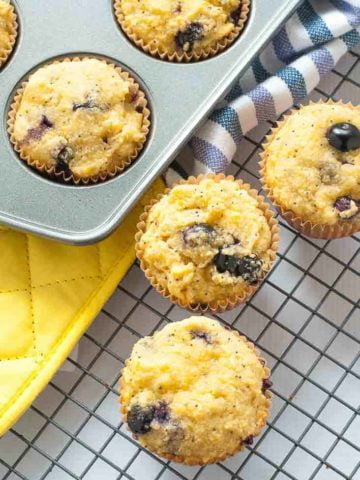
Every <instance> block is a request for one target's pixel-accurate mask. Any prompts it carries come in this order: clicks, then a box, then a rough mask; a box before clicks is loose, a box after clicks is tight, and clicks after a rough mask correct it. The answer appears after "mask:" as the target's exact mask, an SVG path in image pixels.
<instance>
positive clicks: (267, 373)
mask: <svg viewBox="0 0 360 480" xmlns="http://www.w3.org/2000/svg"><path fill="white" fill-rule="evenodd" d="M230 331H231V332H233V333H234V334H235V335H238V336H239V337H240V338H241V339H242V340H243V341H244V342H245V343H246V344H247V346H248V347H249V348H250V349H251V350H253V352H254V353H255V355H256V356H257V357H258V359H259V362H260V363H261V364H262V365H263V366H264V371H265V376H264V378H263V380H269V379H270V375H271V370H270V369H269V368H268V367H267V362H266V360H265V359H264V358H263V357H262V356H261V353H260V351H259V350H258V349H257V348H256V347H255V345H254V344H253V343H252V342H250V340H248V339H247V338H246V337H245V336H244V335H241V334H240V333H239V332H238V331H237V330H234V329H230ZM126 363H127V362H125V365H126ZM123 388H124V385H123V381H122V377H120V380H119V394H120V412H121V415H122V420H123V422H124V424H125V425H126V429H127V431H128V432H130V433H131V434H132V437H133V438H134V440H137V441H138V438H137V436H136V435H135V434H133V433H132V432H131V430H130V428H129V427H128V424H127V410H126V408H125V406H124V405H123V404H122V403H121V397H122V390H123ZM264 395H265V396H266V399H267V405H266V410H267V413H266V414H265V415H264V416H262V417H261V418H260V421H259V422H258V423H257V425H256V426H255V429H254V432H253V434H252V435H253V436H254V437H257V436H258V435H259V434H260V433H261V430H262V429H263V428H264V427H265V425H266V421H267V418H268V416H269V412H270V410H271V405H272V401H271V398H272V395H271V392H270V390H268V389H266V390H265V392H264ZM246 446H247V444H246V443H245V442H243V443H240V444H239V446H238V448H237V449H235V450H233V451H228V450H226V449H225V450H224V453H223V454H222V455H220V456H219V457H218V458H217V459H214V461H212V462H202V463H199V462H198V461H196V460H195V459H194V458H191V457H181V456H179V455H173V454H170V453H169V454H162V455H161V456H162V457H163V458H166V459H167V460H170V461H172V462H176V463H182V464H184V465H209V464H212V463H218V462H222V461H224V460H226V459H227V458H229V457H232V456H233V455H235V454H237V453H239V452H241V451H243V450H244V449H245V448H246ZM154 453H156V452H154Z"/></svg>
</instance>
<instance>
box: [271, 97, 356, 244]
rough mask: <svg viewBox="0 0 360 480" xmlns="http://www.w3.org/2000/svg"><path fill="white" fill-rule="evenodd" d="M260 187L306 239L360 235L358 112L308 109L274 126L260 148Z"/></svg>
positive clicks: (339, 107) (323, 106) (331, 106)
mask: <svg viewBox="0 0 360 480" xmlns="http://www.w3.org/2000/svg"><path fill="white" fill-rule="evenodd" d="M262 182H263V184H264V186H265V188H266V189H267V191H268V192H269V196H270V198H271V199H272V200H273V202H274V203H275V204H276V206H277V207H278V209H279V210H280V212H281V213H282V214H283V216H284V217H285V218H286V219H287V220H288V221H289V222H290V223H291V224H292V225H294V226H295V227H296V228H298V229H299V230H300V231H303V232H304V233H305V234H308V235H311V236H315V237H321V238H333V237H339V236H345V235H349V234H352V233H355V232H357V231H359V230H360V107H354V106H352V105H350V104H347V105H344V104H342V103H334V102H328V103H317V104H311V105H308V106H306V107H302V108H300V110H294V111H293V112H292V113H291V114H290V115H289V116H287V117H285V119H284V120H283V121H281V122H280V123H279V124H278V127H277V128H276V129H275V130H274V131H273V133H272V134H271V135H270V137H269V138H268V142H267V143H266V144H265V146H264V154H263V161H262Z"/></svg>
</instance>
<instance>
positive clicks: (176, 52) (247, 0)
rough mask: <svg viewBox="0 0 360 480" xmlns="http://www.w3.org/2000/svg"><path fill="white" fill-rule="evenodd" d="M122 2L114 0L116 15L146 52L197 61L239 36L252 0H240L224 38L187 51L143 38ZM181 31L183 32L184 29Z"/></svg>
mask: <svg viewBox="0 0 360 480" xmlns="http://www.w3.org/2000/svg"><path fill="white" fill-rule="evenodd" d="M121 3H122V0H114V10H115V16H116V18H117V20H118V22H119V24H120V26H121V28H122V30H123V31H124V33H125V34H126V35H127V37H128V38H129V39H130V40H131V41H132V42H133V43H134V44H135V45H136V46H137V47H139V48H140V49H142V50H143V51H144V52H146V53H148V54H150V55H151V56H153V57H157V58H160V59H161V60H167V61H170V62H196V61H199V60H205V59H207V58H211V57H214V56H215V55H217V54H218V53H220V52H222V51H223V50H225V49H226V48H228V47H229V46H230V45H231V44H232V43H233V42H234V41H235V40H236V39H237V38H238V37H239V35H240V33H241V32H242V31H243V29H244V28H245V25H246V22H247V20H248V18H249V14H250V7H251V0H240V4H239V7H238V9H237V10H236V16H235V17H234V20H235V28H234V29H233V30H232V31H231V32H230V33H229V34H228V35H225V36H224V37H223V38H221V40H219V41H218V42H217V43H216V44H215V45H208V46H206V47H205V48H201V47H197V48H196V47H195V48H189V49H188V50H187V51H185V50H183V49H182V48H180V47H178V48H176V46H174V47H173V48H172V49H171V50H167V49H165V48H163V47H162V46H161V45H158V44H157V42H156V41H154V40H152V41H151V42H149V43H147V42H146V41H145V40H143V39H142V38H141V36H140V35H138V34H136V33H135V31H134V29H133V28H132V26H131V23H130V22H128V21H127V19H126V17H125V15H124V13H123V10H122V6H121ZM139 8H140V7H139ZM192 23H193V24H196V25H198V24H199V22H196V21H195V22H192ZM154 28H155V27H154ZM155 31H156V29H155ZM179 33H180V34H181V33H182V31H180V32H179ZM174 45H175V39H174Z"/></svg>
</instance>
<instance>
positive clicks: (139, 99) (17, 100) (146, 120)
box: [7, 56, 150, 185]
mask: <svg viewBox="0 0 360 480" xmlns="http://www.w3.org/2000/svg"><path fill="white" fill-rule="evenodd" d="M90 58H92V57H89V56H87V57H66V58H64V59H62V60H56V61H53V62H50V63H48V64H46V65H43V67H44V66H48V65H54V64H58V63H63V62H81V61H83V60H89V59H90ZM97 60H99V59H97ZM99 61H101V62H103V63H106V64H107V65H110V66H112V67H113V68H114V69H115V70H116V72H117V73H118V74H119V75H120V77H121V78H122V79H123V80H125V81H127V82H130V84H131V93H132V95H134V97H135V98H136V104H135V105H136V107H137V108H141V109H142V113H143V124H142V133H143V135H144V140H143V142H142V143H139V145H138V146H137V148H136V150H135V151H134V153H133V154H132V155H131V156H130V157H129V158H128V159H127V160H126V161H125V162H124V163H123V165H121V166H115V167H114V169H113V170H111V171H107V172H104V173H100V174H98V175H93V176H91V177H87V178H82V177H79V176H75V175H66V173H65V172H57V171H56V168H55V166H51V167H50V168H49V167H47V166H46V165H44V164H41V163H39V162H37V161H36V160H33V159H31V158H30V156H29V155H27V154H25V152H24V151H23V150H22V148H21V143H20V142H18V141H17V140H16V139H15V137H14V124H15V119H16V115H17V112H18V110H19V107H20V104H21V99H22V96H23V93H24V90H25V88H26V85H27V81H25V82H23V83H22V85H21V87H20V88H19V89H18V90H17V91H16V93H15V96H14V99H13V102H12V104H11V106H10V110H9V115H8V122H7V127H8V133H9V136H10V141H11V143H12V144H13V146H14V150H15V151H16V152H17V153H18V154H19V156H20V158H21V159H22V160H24V162H26V163H27V164H28V165H29V166H30V167H32V168H34V169H36V170H37V171H38V172H41V173H42V174H45V175H47V176H48V177H50V178H53V179H54V180H57V181H60V182H63V183H68V184H75V185H79V184H81V185H87V184H95V183H98V182H103V181H105V180H109V179H111V178H114V177H115V176H116V175H118V174H119V173H120V172H122V171H123V170H125V169H126V168H127V167H128V166H129V165H131V163H132V162H133V161H134V160H135V159H136V158H137V157H138V155H139V154H140V152H141V150H142V149H143V148H144V145H145V143H146V140H147V137H148V134H149V131H150V110H149V109H148V107H147V99H146V97H145V94H144V92H143V91H142V90H140V86H139V85H138V84H137V83H136V82H135V80H134V79H133V78H132V77H131V76H130V75H129V73H128V72H126V71H124V70H122V69H121V68H120V67H118V66H117V65H115V64H114V63H111V62H107V61H105V60H99Z"/></svg>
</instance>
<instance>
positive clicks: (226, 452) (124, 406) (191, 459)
mask: <svg viewBox="0 0 360 480" xmlns="http://www.w3.org/2000/svg"><path fill="white" fill-rule="evenodd" d="M192 323H194V324H195V325H198V324H199V325H200V326H203V325H207V323H208V325H211V324H212V325H213V326H216V325H217V327H216V328H218V329H219V330H220V329H223V330H224V332H225V335H226V336H227V337H228V336H229V335H234V336H236V337H237V339H238V340H239V341H240V342H243V343H244V345H245V346H246V347H247V348H248V349H249V350H250V352H251V354H252V353H254V354H255V356H256V359H257V360H258V362H259V364H260V365H261V369H262V375H261V378H260V380H261V381H262V386H261V392H260V393H261V395H262V396H263V397H264V398H263V404H262V406H261V407H260V408H259V407H258V409H257V418H256V423H255V424H254V426H253V428H251V429H250V430H251V433H250V434H249V436H248V437H247V438H243V439H242V441H240V442H237V443H236V445H233V446H232V447H231V448H229V445H228V444H227V442H226V441H224V442H219V443H221V445H222V446H223V451H222V452H221V453H220V452H219V451H218V452H216V453H213V452H214V446H213V444H211V442H210V451H211V449H212V451H211V453H207V455H206V457H205V456H202V458H200V457H201V456H199V455H196V454H194V449H193V448H191V449H189V450H190V451H189V454H186V455H185V454H182V455H181V454H179V452H176V448H175V449H174V451H169V450H171V448H167V447H169V446H170V447H172V444H173V439H172V436H171V433H170V436H165V438H166V439H167V440H168V443H167V447H166V450H167V451H164V447H165V445H164V444H162V442H161V441H160V442H155V444H151V443H152V442H151V441H150V442H149V440H148V439H147V438H146V434H139V433H134V431H133V429H131V428H130V426H129V415H131V408H130V402H128V403H127V401H126V398H127V397H129V394H128V393H127V390H128V387H129V386H128V385H127V382H126V380H125V379H124V372H125V370H126V369H129V368H131V367H130V359H131V358H132V356H133V354H134V351H135V349H136V348H138V344H140V343H141V342H146V345H147V348H148V342H149V341H150V342H151V341H152V338H153V337H145V338H144V339H142V340H140V341H139V342H138V343H137V344H135V345H134V348H133V351H132V353H131V355H130V357H129V358H128V359H127V360H126V361H125V366H124V368H123V371H122V375H121V377H120V381H119V394H120V398H119V402H120V412H121V415H122V420H123V422H124V424H125V426H126V428H127V430H128V431H129V432H131V434H132V436H133V438H134V439H135V440H137V441H138V442H139V443H140V444H141V445H142V446H143V447H144V448H147V449H148V450H149V451H151V452H153V453H154V454H156V455H159V456H161V457H163V458H166V459H167V460H170V461H173V462H177V463H181V464H185V465H209V464H213V463H217V462H221V461H223V460H225V459H227V458H229V457H231V456H233V455H235V454H236V453H238V452H241V451H242V450H244V449H245V448H246V447H247V446H250V445H252V443H253V441H254V438H255V437H257V436H258V435H259V434H260V433H261V430H262V429H263V428H264V427H265V425H266V422H267V419H268V416H269V412H270V409H271V404H272V402H271V397H272V395H271V392H270V388H271V387H272V382H271V381H270V375H271V371H270V369H269V368H268V367H267V364H266V360H265V359H264V358H263V357H262V356H261V353H260V352H259V350H258V349H257V348H256V347H255V345H254V344H253V343H252V342H250V341H249V340H248V339H247V338H246V337H245V336H243V335H241V334H240V333H239V332H238V331H237V330H234V329H232V328H230V327H229V326H228V325H223V324H221V323H220V322H218V321H216V320H213V319H208V318H206V317H198V316H196V317H190V318H187V319H185V320H181V321H178V322H174V323H172V324H170V325H171V328H172V329H174V328H175V329H176V328H178V329H180V330H181V329H186V328H187V326H188V325H189V324H190V325H192ZM168 327H169V325H168ZM164 328H165V329H166V328H167V327H164ZM163 330H164V329H163ZM157 333H159V332H157ZM160 333H161V331H160ZM200 333H201V332H200ZM195 334H196V332H195ZM155 335H156V334H155ZM169 338H171V342H172V343H175V344H176V338H175V337H174V336H173V335H171V336H170V337H169ZM193 338H195V337H193ZM194 341H199V342H201V343H200V344H199V345H198V348H197V349H196V350H197V351H199V349H201V348H204V349H209V348H211V344H209V343H208V340H207V338H206V337H205V338H204V337H201V336H200V337H199V338H198V339H197V340H194ZM203 342H204V344H205V343H206V346H204V345H202V343H203ZM192 349H193V350H194V347H192ZM181 351H183V348H181V344H179V352H181ZM162 352H164V350H162ZM237 353H238V352H236V354H237ZM159 354H161V352H159ZM234 359H235V355H231V361H232V362H234ZM165 360H166V359H164V361H163V362H162V365H164V370H162V369H161V371H158V374H157V375H158V376H157V379H158V380H159V379H160V378H161V374H162V373H164V372H165V373H166V369H165V363H164V362H165ZM173 361H174V360H173ZM178 361H179V362H180V361H181V359H178ZM241 361H242V362H243V361H244V357H242V359H241ZM193 363H194V366H195V364H196V365H198V362H193ZM149 365H150V367H149V368H148V377H150V376H151V362H150V364H149ZM233 366H234V368H235V363H233ZM243 367H244V365H243ZM137 368H138V369H139V370H140V369H141V365H139V364H137ZM195 368H196V367H195ZM183 370H184V371H188V370H187V369H186V368H185V369H183ZM219 374H221V372H220V366H219ZM130 377H131V379H130V383H131V380H132V379H133V376H130ZM172 378H173V382H172V385H171V390H170V393H171V394H172V393H174V392H176V387H175V386H174V385H173V383H176V381H177V376H176V375H175V376H173V377H172ZM190 380H191V378H190ZM212 386H213V384H211V385H210V388H211V387H212ZM192 388H193V387H192ZM248 388H253V387H250V386H248ZM184 389H185V390H186V388H185V387H184ZM160 392H161V395H163V397H164V398H165V399H166V397H167V395H166V394H167V392H166V386H165V387H164V388H161V389H160ZM155 393H156V392H155ZM170 396H171V395H170ZM253 396H255V392H253ZM140 398H143V399H144V403H145V406H146V403H147V401H148V399H147V398H148V397H146V395H145V394H144V395H143V392H141V391H140ZM228 400H229V399H228ZM157 401H159V400H157ZM208 402H211V400H208ZM164 403H166V402H162V401H161V400H160V405H164ZM230 403H231V402H230ZM207 406H208V404H206V405H205V408H206V407H207ZM226 406H229V405H225V409H226ZM170 407H171V400H170ZM232 407H234V406H233V405H232ZM162 408H163V409H162V411H160V415H161V416H162V419H164V420H165V427H166V422H169V421H170V422H171V415H170V414H169V415H168V416H167V413H166V410H165V409H164V407H162ZM186 408H188V406H187V405H186ZM185 410H186V409H185ZM224 414H225V416H226V410H225V412H224ZM169 416H170V418H169ZM185 416H186V413H185ZM162 419H161V418H160V419H159V420H157V419H156V416H155V424H152V425H153V431H154V432H155V435H157V433H158V432H157V431H156V430H157V429H159V424H160V429H161V423H162V424H163V426H164V423H163V422H162ZM219 421H220V422H223V421H225V419H224V418H219ZM156 422H159V423H158V424H157V425H156ZM239 422H240V419H239ZM150 423H151V422H150ZM174 424H175V425H177V422H176V421H175V422H174ZM235 428H236V425H235ZM150 430H152V429H151V428H150V427H149V430H147V433H148V432H149V431H150ZM203 433H204V432H203ZM198 435H202V433H201V432H200V431H199V432H198ZM175 440H176V441H179V442H181V441H182V438H181V435H177V436H176V435H175ZM156 443H158V445H156ZM204 443H208V444H209V441H208V437H207V436H206V441H205V439H204ZM156 447H159V448H158V449H157V448H156ZM216 447H217V446H216ZM217 450H218V449H217Z"/></svg>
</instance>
